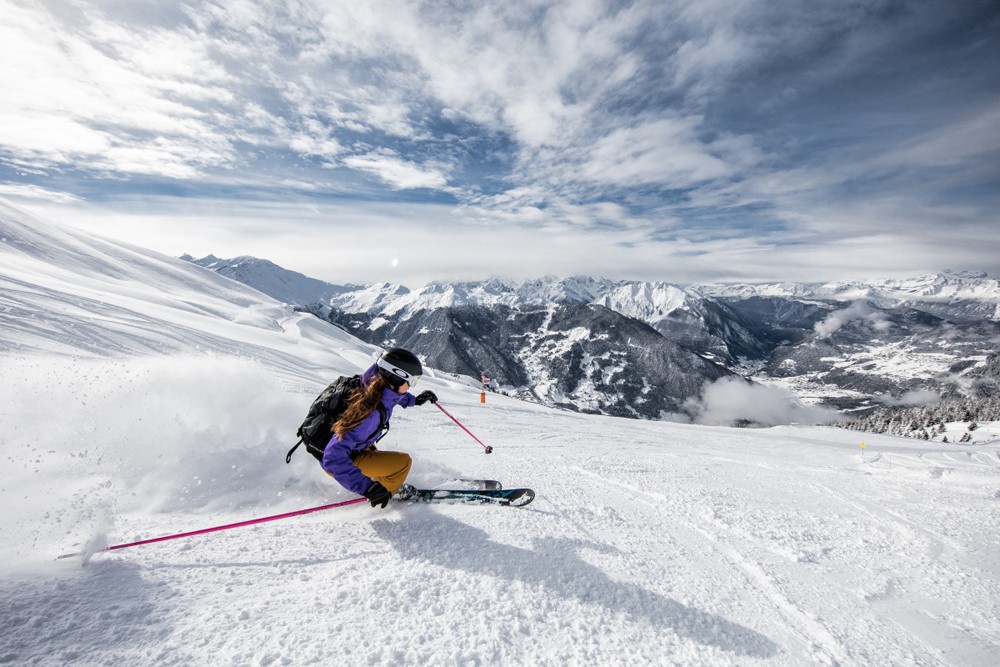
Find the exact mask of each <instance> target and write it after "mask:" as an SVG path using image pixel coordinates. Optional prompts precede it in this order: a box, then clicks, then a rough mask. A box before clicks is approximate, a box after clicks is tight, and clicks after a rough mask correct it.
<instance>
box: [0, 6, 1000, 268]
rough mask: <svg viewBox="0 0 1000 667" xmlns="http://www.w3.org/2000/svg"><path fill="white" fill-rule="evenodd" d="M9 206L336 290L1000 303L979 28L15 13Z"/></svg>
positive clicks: (955, 14) (985, 64) (365, 9)
mask: <svg viewBox="0 0 1000 667" xmlns="http://www.w3.org/2000/svg"><path fill="white" fill-rule="evenodd" d="M0 16H3V19H2V20H0V196H2V197H6V198H8V199H10V200H11V201H14V202H15V203H17V204H20V205H22V206H24V207H26V208H29V209H31V210H33V211H35V212H37V213H40V214H42V215H44V216H47V217H49V218H52V219H55V220H60V221H64V222H69V223H71V224H74V225H78V226H81V227H85V228H87V229H90V230H93V231H96V232H98V233H101V234H104V235H106V236H111V237H115V238H120V239H124V240H128V241H131V242H135V243H138V244H141V245H144V246H147V247H150V248H153V249H155V250H160V251H162V252H166V253H168V254H172V255H179V254H181V253H184V252H187V253H190V254H193V255H203V254H208V253H210V252H211V253H214V254H216V255H219V256H223V257H232V256H236V255H241V254H251V255H256V256H260V257H266V258H268V259H271V260H273V261H275V262H277V263H279V264H282V265H284V266H286V267H288V268H292V269H295V270H298V271H301V272H303V273H306V274H308V275H311V276H314V277H317V278H321V279H326V280H331V281H333V282H354V283H371V282H380V281H390V282H399V283H404V284H408V285H411V286H416V285H419V284H421V283H423V282H426V281H428V280H432V279H479V278H486V277H490V276H504V277H512V278H531V277H538V276H541V275H550V274H555V275H571V274H587V275H600V276H605V277H608V278H630V279H644V280H663V281H668V282H675V283H685V282H695V281H713V280H714V281H752V282H760V281H772V280H834V279H850V278H864V277H897V276H909V275H916V274H920V273H925V272H931V271H937V270H940V269H944V268H953V269H975V270H985V271H987V272H989V273H990V274H991V275H993V276H998V275H1000V259H998V257H1000V239H998V237H1000V234H998V233H997V231H998V229H1000V225H998V214H997V211H998V210H1000V130H998V127H1000V40H998V39H997V37H996V35H997V34H1000V8H998V7H997V5H996V3H992V2H974V1H968V0H967V1H963V0H957V1H955V2H947V3H943V2H940V1H937V0H935V1H926V2H925V1H922V0H912V1H886V2H883V1H878V0H873V1H850V0H837V1H816V2H791V1H785V0H726V1H724V2H723V1H721V0H691V1H690V2H689V1H663V2H656V1H649V2H597V1H593V0H579V1H576V2H541V1H531V2H494V3H487V2H462V1H458V0H455V1H451V2H427V3H420V2H380V1H378V0H373V1H371V2H356V1H350V2H339V1H336V0H297V1H294V2H273V1H271V0H254V1H253V2H250V1H249V0H217V1H214V2H198V1H193V2H189V3H183V4H182V3H174V2H133V1H129V2H124V1H119V2H110V1H105V0H96V1H89V2H88V1H86V0H47V1H45V2H32V1H31V0H13V1H11V0H0Z"/></svg>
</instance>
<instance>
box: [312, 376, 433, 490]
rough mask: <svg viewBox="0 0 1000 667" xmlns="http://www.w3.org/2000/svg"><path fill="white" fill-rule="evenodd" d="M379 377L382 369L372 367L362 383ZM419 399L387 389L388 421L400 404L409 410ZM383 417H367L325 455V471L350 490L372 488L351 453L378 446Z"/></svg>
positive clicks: (328, 447) (384, 393) (384, 394)
mask: <svg viewBox="0 0 1000 667" xmlns="http://www.w3.org/2000/svg"><path fill="white" fill-rule="evenodd" d="M377 376H378V367H377V366H375V365H372V367H371V368H369V369H368V370H366V371H365V372H364V373H362V374H361V384H362V385H364V386H366V387H367V386H368V384H369V383H370V382H371V381H372V380H374V379H375V378H376V377H377ZM416 401H417V399H416V397H415V396H414V395H413V394H411V393H409V392H407V393H405V394H397V393H396V392H395V391H393V390H392V389H390V388H389V387H386V388H385V389H384V390H383V391H382V405H383V406H385V412H386V422H387V423H388V420H389V419H390V418H391V417H392V409H393V408H394V407H396V406H397V405H398V406H400V407H402V408H408V407H410V406H411V405H414V404H415V403H416ZM380 418H381V416H380V415H379V411H378V410H372V413H371V414H370V415H368V416H367V417H365V420H364V421H363V422H361V423H360V424H358V425H357V426H355V427H354V428H353V429H351V430H350V431H348V432H347V433H345V434H344V437H343V438H341V437H339V436H338V435H337V434H334V435H333V438H331V439H330V442H329V443H327V445H326V450H325V451H324V452H323V470H326V471H327V472H328V473H330V474H331V475H333V478H334V479H335V480H337V481H338V482H340V484H341V485H342V486H343V487H344V488H345V489H348V490H350V491H353V492H354V493H358V494H364V492H365V491H367V490H368V487H369V486H371V483H372V480H371V479H370V478H368V477H365V475H363V474H362V473H361V470H360V469H359V468H358V467H357V466H355V465H354V462H353V461H351V456H350V455H351V452H357V451H361V450H362V449H365V448H366V447H368V446H369V445H373V444H375V439H376V438H378V436H379V435H381V434H382V431H381V430H379V428H378V425H379V420H380Z"/></svg>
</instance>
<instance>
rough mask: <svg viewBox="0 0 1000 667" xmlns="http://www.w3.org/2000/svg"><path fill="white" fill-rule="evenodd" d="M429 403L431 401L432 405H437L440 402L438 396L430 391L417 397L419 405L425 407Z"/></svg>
mask: <svg viewBox="0 0 1000 667" xmlns="http://www.w3.org/2000/svg"><path fill="white" fill-rule="evenodd" d="M427 401H430V402H431V403H437V402H438V397H437V394H435V393H434V392H433V391H431V390H429V389H428V390H427V391H424V392H421V393H420V394H419V395H418V396H417V405H423V404H424V403H426V402H427Z"/></svg>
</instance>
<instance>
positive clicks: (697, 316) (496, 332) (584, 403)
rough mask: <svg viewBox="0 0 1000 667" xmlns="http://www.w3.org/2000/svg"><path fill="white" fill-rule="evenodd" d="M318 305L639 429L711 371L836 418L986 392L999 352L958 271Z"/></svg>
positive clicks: (379, 298) (977, 299) (404, 296)
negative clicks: (784, 392) (908, 400)
mask: <svg viewBox="0 0 1000 667" xmlns="http://www.w3.org/2000/svg"><path fill="white" fill-rule="evenodd" d="M233 262H234V263H239V264H240V265H245V264H247V263H248V262H249V263H252V262H253V260H250V259H248V258H240V260H238V262H237V260H233ZM261 267H262V268H261V269H260V270H258V271H257V272H256V275H257V278H255V279H251V280H248V284H250V285H252V286H254V287H256V288H258V289H261V290H262V291H267V290H268V289H270V288H269V286H268V285H269V284H270V283H272V282H274V279H273V278H271V277H269V276H270V275H271V274H272V273H275V272H276V273H277V274H278V275H281V274H282V272H283V270H282V269H280V268H278V267H275V266H274V265H272V264H270V263H266V264H263V263H262V264H261ZM304 291H305V292H306V293H308V290H304ZM322 293H323V294H324V295H328V294H334V295H333V296H328V297H324V298H325V300H324V307H323V308H322V309H316V308H313V309H312V310H313V311H314V312H317V314H319V315H320V316H322V317H324V318H326V319H329V320H330V321H332V322H336V323H337V324H339V325H340V326H342V327H343V328H344V329H346V330H348V331H351V332H352V333H355V334H356V335H357V336H359V337H361V338H363V339H365V340H367V341H369V342H372V343H375V344H399V345H409V346H412V347H415V348H417V349H421V350H424V351H425V353H426V354H427V355H428V357H429V358H430V359H431V360H432V362H433V363H435V364H436V365H438V366H439V367H441V368H443V369H447V370H449V371H452V372H458V373H464V374H469V375H476V374H478V373H479V372H482V371H485V372H486V373H487V374H489V375H490V376H491V377H494V378H496V379H497V380H498V381H499V382H500V383H501V385H502V386H504V387H505V388H509V389H510V390H511V391H515V392H518V393H520V394H521V395H523V396H530V397H532V398H535V399H537V400H540V401H542V402H544V403H546V404H549V405H561V406H564V407H570V408H574V409H580V410H585V411H598V412H603V413H606V414H617V415H634V416H641V417H649V418H660V417H662V416H663V415H665V414H673V413H676V412H677V411H678V410H681V409H683V406H684V405H685V404H686V403H687V402H688V401H689V399H691V398H692V397H693V396H694V395H695V394H696V393H697V391H698V390H697V387H700V386H702V385H704V383H705V382H708V381H714V380H718V379H719V378H720V377H721V375H725V374H726V373H722V374H721V375H720V373H719V372H718V371H717V370H716V369H715V368H711V367H710V366H715V367H718V368H722V369H723V370H724V371H726V372H736V373H739V374H741V375H745V376H747V377H750V378H752V379H754V380H756V381H761V382H766V383H771V384H776V385H779V386H782V387H785V388H787V389H788V390H790V391H793V392H794V393H795V394H797V395H798V396H800V397H801V398H803V399H805V400H808V401H811V402H818V403H824V404H827V405H830V406H834V407H837V408H840V409H846V410H852V409H857V408H864V407H869V406H873V405H878V404H882V403H897V402H898V401H900V400H905V399H903V398H902V397H905V396H914V395H920V396H923V397H926V396H927V395H928V393H934V394H936V395H937V396H938V397H954V396H958V395H976V394H977V393H981V392H983V391H992V389H990V388H991V387H992V386H993V384H992V383H989V382H983V381H982V379H981V378H980V375H981V373H980V371H981V369H983V368H984V367H986V365H987V363H988V361H989V359H991V358H992V357H991V355H993V354H995V350H996V348H997V343H996V341H997V340H1000V318H998V308H1000V283H998V281H996V280H994V279H991V278H989V277H987V276H986V275H985V274H981V273H969V272H964V273H960V272H945V273H942V274H938V275H933V276H924V277H921V278H915V279H912V280H885V281H874V282H845V283H829V284H821V283H814V284H792V283H787V284H772V285H692V286H677V285H671V284H668V283H645V282H635V281H617V282H616V281H610V280H605V279H598V278H588V277H579V276H577V277H570V278H557V277H547V278H542V279H538V280H532V281H525V282H514V281H502V280H488V281H483V282H472V283H468V282H467V283H457V284H449V283H434V284H430V285H426V286H424V287H422V288H420V289H415V290H410V289H407V288H405V287H402V286H399V285H392V284H389V283H383V284H378V285H371V286H367V287H362V288H354V289H344V288H338V287H335V286H324V287H323V290H322ZM272 296H276V297H278V298H280V295H279V293H278V292H274V293H272ZM310 300H312V301H316V300H317V299H315V298H312V297H310ZM296 303H302V302H301V301H299V302H296ZM541 313H546V314H548V315H545V316H542V315H540V314H541ZM564 323H567V324H564ZM644 327H649V329H651V331H650V330H649V329H646V328H644ZM570 330H572V333H568V332H570ZM625 331H628V332H629V333H628V334H624V335H623V333H622V332H625ZM557 341H558V344H555V343H556V342H557ZM640 349H644V350H659V351H660V352H659V356H656V355H653V358H649V355H646V354H639V353H638V350H640ZM668 350H669V352H667V351H668ZM690 355H693V356H694V359H692V357H691V356H690ZM681 359H686V361H683V362H680V361H679V360H681ZM704 361H710V362H713V363H712V364H705V363H703V362H704ZM625 368H629V369H632V370H633V371H635V372H636V373H635V375H634V376H630V375H629V374H627V373H624V372H623V369H625ZM658 368H659V369H665V370H663V371H660V372H658V371H657V369H658ZM623 380H625V381H628V380H631V381H632V383H633V384H632V386H620V383H621V382H622V381H623ZM915 392H916V393H915ZM653 395H655V396H657V397H658V398H657V399H656V400H647V401H640V402H637V401H636V400H635V399H636V398H638V397H648V396H653ZM922 400H925V399H922Z"/></svg>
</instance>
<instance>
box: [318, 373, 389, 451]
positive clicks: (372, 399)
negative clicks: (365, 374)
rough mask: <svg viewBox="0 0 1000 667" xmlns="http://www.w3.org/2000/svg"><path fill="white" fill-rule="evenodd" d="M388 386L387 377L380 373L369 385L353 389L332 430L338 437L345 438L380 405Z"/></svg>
mask: <svg viewBox="0 0 1000 667" xmlns="http://www.w3.org/2000/svg"><path fill="white" fill-rule="evenodd" d="M388 386H389V384H388V383H387V382H386V381H385V378H383V377H382V376H381V375H378V376H376V377H375V378H374V379H372V381H371V382H369V383H368V386H366V387H358V388H357V389H355V390H353V391H352V392H351V393H350V395H349V396H348V397H347V409H346V410H344V413H343V414H342V415H340V419H338V420H337V421H336V422H335V423H334V424H333V426H332V427H331V429H330V430H331V431H333V432H334V433H335V434H336V435H337V437H338V438H343V437H344V435H346V434H347V432H348V431H350V430H352V429H354V428H356V427H357V426H358V424H360V423H361V422H363V421H364V420H365V418H366V417H368V415H370V414H371V413H372V411H373V410H375V408H376V407H378V404H379V401H381V400H382V392H383V390H385V388H386V387H388Z"/></svg>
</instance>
